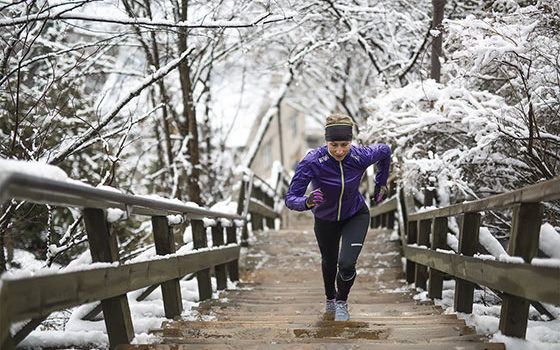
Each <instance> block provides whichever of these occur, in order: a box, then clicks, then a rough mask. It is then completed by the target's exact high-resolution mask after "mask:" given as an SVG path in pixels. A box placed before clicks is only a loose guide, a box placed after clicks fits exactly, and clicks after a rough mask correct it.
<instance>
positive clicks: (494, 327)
mask: <svg viewBox="0 0 560 350" xmlns="http://www.w3.org/2000/svg"><path fill="white" fill-rule="evenodd" d="M417 291H418V294H416V296H415V297H414V298H415V299H416V300H429V298H428V292H426V291H423V290H421V289H417ZM454 295H455V281H453V280H450V281H444V283H443V293H442V299H435V300H434V302H435V304H436V305H439V306H441V307H442V308H443V309H444V310H445V313H448V314H450V313H455V314H457V317H459V318H461V319H464V320H465V322H466V323H467V325H469V326H472V327H475V328H476V332H477V333H478V334H484V335H488V336H490V339H491V341H492V342H496V343H504V344H505V345H506V348H507V350H553V349H556V350H558V349H560V319H558V317H559V316H560V308H559V307H555V306H553V305H546V308H547V310H548V311H549V312H551V313H552V314H553V315H554V316H555V317H557V318H556V319H555V320H548V319H547V318H546V316H543V315H540V314H539V312H538V311H537V310H535V309H534V308H533V307H532V306H531V307H530V310H529V321H528V326H527V335H526V339H525V340H523V339H519V338H514V337H507V336H505V335H503V334H502V333H501V332H500V331H499V329H498V326H499V323H500V304H499V303H500V299H499V298H498V297H497V296H496V295H495V294H494V293H493V292H492V291H490V290H489V289H487V288H485V289H484V290H475V294H474V301H475V303H474V304H473V313H472V314H465V313H461V312H454V311H453V296H454Z"/></svg>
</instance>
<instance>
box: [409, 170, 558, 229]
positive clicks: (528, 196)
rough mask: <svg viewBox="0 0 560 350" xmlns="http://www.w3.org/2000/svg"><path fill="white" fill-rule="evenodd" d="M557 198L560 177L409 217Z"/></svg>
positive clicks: (431, 217) (499, 207) (443, 215)
mask: <svg viewBox="0 0 560 350" xmlns="http://www.w3.org/2000/svg"><path fill="white" fill-rule="evenodd" d="M555 199H560V177H556V178H554V179H551V180H548V181H543V182H540V183H538V184H535V185H531V186H527V187H523V188H521V189H518V190H515V191H511V192H506V193H500V194H497V195H493V196H490V197H486V198H483V199H477V200H474V201H469V202H463V203H459V204H454V205H450V206H448V207H445V208H438V209H432V210H426V211H421V212H417V213H414V214H411V215H409V216H408V218H409V220H413V221H417V220H424V219H433V218H436V217H446V216H453V215H460V214H464V213H471V212H479V211H485V210H496V209H503V208H507V207H511V206H512V205H514V204H516V203H534V202H546V201H551V200H555Z"/></svg>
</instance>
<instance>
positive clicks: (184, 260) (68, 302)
mask: <svg viewBox="0 0 560 350" xmlns="http://www.w3.org/2000/svg"><path fill="white" fill-rule="evenodd" d="M238 258H239V247H238V246H224V247H220V248H213V249H211V250H206V251H200V252H193V253H189V254H185V255H179V256H177V255H173V256H170V257H165V258H162V259H160V260H153V261H146V262H139V263H134V264H126V265H120V266H115V267H100V268H95V266H93V269H91V270H84V271H76V272H69V273H60V274H55V275H44V276H38V277H30V278H23V279H13V280H12V279H4V280H3V281H2V282H3V284H2V290H3V293H5V296H6V300H10V302H9V303H6V304H4V305H5V307H3V308H2V309H3V311H4V312H5V314H4V315H5V316H6V317H7V318H6V319H9V320H11V321H12V322H17V321H21V320H25V319H30V318H36V317H41V316H46V315H48V314H50V313H51V312H53V311H57V310H62V309H65V308H69V307H72V306H76V305H81V304H84V303H89V302H91V301H95V300H101V299H107V298H111V297H114V296H117V295H121V294H123V293H126V292H130V291H133V290H137V289H140V288H144V287H148V286H150V285H152V284H156V283H161V282H164V281H167V280H170V279H173V278H180V277H182V276H185V275H187V274H189V273H192V272H196V271H199V270H201V269H207V268H209V267H210V266H214V265H217V264H220V263H224V262H228V261H232V260H235V259H238ZM54 286H60V287H56V288H53V287H54ZM65 290H66V291H67V292H66V293H63V295H62V296H60V293H61V291H65Z"/></svg>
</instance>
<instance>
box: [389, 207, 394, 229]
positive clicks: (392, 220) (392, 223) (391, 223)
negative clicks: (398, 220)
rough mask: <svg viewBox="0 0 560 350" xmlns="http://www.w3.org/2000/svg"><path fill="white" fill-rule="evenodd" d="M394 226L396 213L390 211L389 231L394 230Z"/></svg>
mask: <svg viewBox="0 0 560 350" xmlns="http://www.w3.org/2000/svg"><path fill="white" fill-rule="evenodd" d="M394 226H395V212H394V211H390V212H388V213H387V228H388V229H389V230H392V229H393V227H394Z"/></svg>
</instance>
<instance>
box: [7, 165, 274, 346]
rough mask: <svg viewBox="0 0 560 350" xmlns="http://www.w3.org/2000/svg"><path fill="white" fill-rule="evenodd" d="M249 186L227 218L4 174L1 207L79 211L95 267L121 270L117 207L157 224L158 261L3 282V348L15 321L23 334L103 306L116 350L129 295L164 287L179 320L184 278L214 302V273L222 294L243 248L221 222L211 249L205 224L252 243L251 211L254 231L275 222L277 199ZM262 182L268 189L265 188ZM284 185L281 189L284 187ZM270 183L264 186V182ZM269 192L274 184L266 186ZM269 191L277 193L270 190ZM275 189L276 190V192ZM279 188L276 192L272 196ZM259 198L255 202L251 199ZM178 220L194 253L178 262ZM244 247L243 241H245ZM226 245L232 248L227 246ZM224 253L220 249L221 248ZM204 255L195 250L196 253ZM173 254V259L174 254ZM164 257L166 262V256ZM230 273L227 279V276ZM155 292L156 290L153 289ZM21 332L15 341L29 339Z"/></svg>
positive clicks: (126, 328)
mask: <svg viewBox="0 0 560 350" xmlns="http://www.w3.org/2000/svg"><path fill="white" fill-rule="evenodd" d="M249 175H250V177H249V181H247V182H245V181H242V183H241V186H242V191H241V192H240V198H239V200H238V212H237V214H230V213H223V212H217V211H212V210H208V209H205V208H200V207H193V206H189V205H185V204H182V203H176V202H174V201H171V200H168V199H159V198H150V197H145V196H138V195H130V194H124V193H120V192H116V191H111V190H107V189H103V188H95V187H92V186H89V185H86V184H82V183H78V182H70V181H61V180H55V179H49V178H44V177H40V176H34V175H30V174H26V173H19V172H14V171H2V172H0V200H2V201H4V200H7V199H16V200H25V201H29V202H33V203H39V204H50V205H56V206H63V207H77V208H82V210H83V214H84V223H85V226H86V232H87V235H88V240H89V243H90V244H89V246H90V250H91V255H92V258H93V261H94V262H114V263H115V264H118V263H117V262H118V261H119V256H118V247H117V240H116V236H115V235H114V234H112V233H111V232H110V230H109V224H108V223H107V218H106V214H105V213H104V211H103V209H107V208H119V209H121V210H123V211H125V212H126V213H127V214H128V215H134V214H135V215H147V216H151V217H152V226H153V229H154V242H155V247H156V252H157V254H159V256H160V257H159V258H158V257H154V258H152V259H150V260H148V261H146V262H141V263H135V264H118V265H117V266H111V267H103V268H97V269H92V270H86V271H79V272H69V273H58V274H53V275H46V276H40V277H32V278H22V279H2V280H0V306H1V307H0V320H1V321H2V322H1V324H0V348H2V349H13V348H14V347H15V345H16V344H14V341H13V339H12V338H11V337H10V334H9V326H10V324H11V323H12V322H16V321H20V320H24V319H29V318H31V319H32V321H31V322H29V323H28V326H26V327H25V328H28V330H26V331H25V332H24V333H25V334H27V332H28V331H30V330H32V328H34V327H36V326H37V325H38V324H39V323H40V321H41V319H42V318H44V317H46V316H48V314H49V313H50V312H52V311H56V310H60V309H63V308H66V307H71V306H76V305H80V304H83V303H86V302H91V301H95V300H101V305H102V308H103V313H104V318H105V322H106V326H107V332H108V335H109V342H110V345H111V348H115V347H116V346H117V345H118V344H123V343H129V342H130V340H131V339H132V337H133V328H132V321H131V318H130V311H129V309H128V302H127V300H126V293H127V292H129V291H132V290H136V289H139V288H143V287H150V286H154V285H161V288H162V295H163V301H164V309H165V314H166V316H167V317H174V316H177V315H179V314H180V313H181V311H182V303H181V296H180V288H179V278H181V277H183V276H185V275H187V274H189V273H196V276H197V279H198V288H199V296H200V299H201V300H202V299H205V298H209V297H210V296H211V295H212V286H211V283H210V274H209V273H210V268H211V267H212V266H214V267H215V268H214V270H215V273H216V279H217V284H218V289H224V288H226V286H227V283H226V279H227V275H226V274H227V272H229V275H230V279H231V280H237V279H238V278H239V277H238V276H239V275H238V271H237V270H238V264H237V260H238V258H239V252H240V247H239V244H237V239H236V236H237V234H236V227H235V226H236V225H237V223H236V225H231V226H230V227H226V228H225V229H226V231H227V242H224V237H223V233H224V227H223V226H222V225H221V221H219V220H218V221H217V222H216V223H215V225H214V226H213V227H212V240H213V246H214V248H212V249H211V250H207V248H206V247H207V246H208V242H207V238H206V232H205V228H204V225H203V223H202V221H201V219H203V218H223V219H229V220H239V221H242V222H243V225H242V226H243V237H244V240H245V242H246V238H247V225H246V224H247V216H248V214H249V212H251V211H253V213H252V214H253V216H254V218H253V223H254V224H253V228H254V229H259V228H262V220H261V227H259V225H258V219H259V218H261V219H262V218H265V219H266V220H267V222H268V223H269V224H270V223H271V221H270V220H271V219H274V218H276V217H278V213H276V212H275V211H274V202H275V199H274V198H270V197H269V196H268V195H267V193H266V192H267V191H262V190H260V189H256V190H253V186H252V180H253V174H252V173H251V174H249ZM263 183H265V182H263ZM279 183H280V182H279ZM265 184H266V183H265ZM267 186H268V187H270V185H268V184H267ZM270 188H272V187H270ZM273 190H274V189H273ZM277 192H278V189H276V190H274V193H275V196H277V195H278V193H277ZM254 198H256V199H254ZM173 214H175V215H176V214H181V215H184V216H186V217H187V218H188V219H190V220H191V226H192V230H193V241H194V248H195V251H194V252H191V253H187V254H184V255H176V254H174V252H175V243H174V241H173V234H172V231H171V227H170V225H169V223H168V220H167V218H166V216H167V215H173ZM242 243H243V242H242ZM224 244H227V246H223V245H224ZM220 246H222V247H220ZM201 248H205V249H203V250H200V251H197V250H198V249H201ZM169 254H172V255H169ZM162 255H166V256H165V257H163V258H162V257H161V256H162ZM226 266H227V272H226ZM151 289H152V290H153V289H154V288H151ZM25 334H23V335H21V334H19V333H18V339H17V340H18V341H19V340H21V339H20V338H23V337H25Z"/></svg>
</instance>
